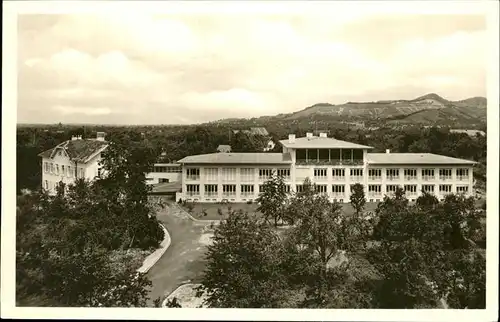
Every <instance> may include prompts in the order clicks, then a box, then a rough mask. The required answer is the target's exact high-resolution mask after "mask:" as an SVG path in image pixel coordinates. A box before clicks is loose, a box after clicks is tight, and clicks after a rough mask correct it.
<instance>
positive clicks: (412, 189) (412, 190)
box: [404, 184, 417, 195]
mask: <svg viewBox="0 0 500 322" xmlns="http://www.w3.org/2000/svg"><path fill="white" fill-rule="evenodd" d="M404 189H405V193H406V194H409V195H414V194H416V193H417V185H416V184H406V185H405V186H404Z"/></svg>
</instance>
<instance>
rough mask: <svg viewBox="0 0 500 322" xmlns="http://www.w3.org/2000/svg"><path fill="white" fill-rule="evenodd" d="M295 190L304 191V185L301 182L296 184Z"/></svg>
mask: <svg viewBox="0 0 500 322" xmlns="http://www.w3.org/2000/svg"><path fill="white" fill-rule="evenodd" d="M295 190H296V191H297V192H302V191H304V186H303V185H301V184H298V185H296V186H295Z"/></svg>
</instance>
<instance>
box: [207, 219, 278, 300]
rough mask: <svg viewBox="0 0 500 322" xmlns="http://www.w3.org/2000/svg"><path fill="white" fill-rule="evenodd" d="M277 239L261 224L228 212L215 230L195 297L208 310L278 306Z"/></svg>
mask: <svg viewBox="0 0 500 322" xmlns="http://www.w3.org/2000/svg"><path fill="white" fill-rule="evenodd" d="M279 249H280V242H279V238H278V236H277V235H276V233H275V232H274V231H273V230H271V229H270V227H269V226H268V225H267V224H266V223H265V222H263V221H260V220H258V218H257V217H255V216H254V215H249V214H248V213H243V212H241V211H239V212H232V213H231V214H230V215H229V216H228V217H227V219H225V220H223V221H222V222H221V223H220V225H219V226H217V228H216V229H215V232H214V237H213V244H212V245H210V246H208V250H207V254H206V259H207V265H206V270H205V272H204V275H203V277H202V281H201V286H200V288H199V289H198V291H199V294H201V293H203V292H206V294H207V299H206V304H207V305H208V306H209V307H219V308H224V307H225V308H227V307H237V308H260V307H268V308H270V307H278V306H279V303H280V301H281V300H282V298H283V296H284V293H283V289H284V287H285V285H286V283H285V278H284V277H283V275H282V274H281V271H280V269H279V268H280V261H281V259H280V256H278V253H279Z"/></svg>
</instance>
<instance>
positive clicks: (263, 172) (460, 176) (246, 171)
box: [187, 168, 469, 181]
mask: <svg viewBox="0 0 500 322" xmlns="http://www.w3.org/2000/svg"><path fill="white" fill-rule="evenodd" d="M255 170H257V169H254V168H242V169H240V176H241V180H243V181H253V180H254V178H255ZM349 171H350V176H351V177H353V178H361V177H363V169H359V168H352V169H349ZM402 172H403V174H404V178H405V180H417V169H403V171H402ZM258 173H259V179H261V180H262V179H264V180H265V179H269V178H270V177H271V176H272V174H273V173H275V170H274V169H270V168H265V169H258ZM345 173H346V169H332V177H333V178H334V180H343V179H345ZM277 174H278V175H280V176H283V177H285V178H289V177H290V169H277ZM421 174H422V179H423V180H426V181H430V180H434V179H435V171H434V169H421ZM236 175H237V169H236V168H222V169H221V176H222V180H223V181H236ZM204 176H205V180H207V181H217V180H218V178H219V169H218V168H206V169H204ZM187 177H188V180H199V179H200V169H199V168H188V169H187ZM327 177H328V169H327V168H316V169H314V178H316V179H326V178H327ZM456 177H457V180H468V178H469V169H466V168H465V169H456ZM368 178H369V179H370V180H380V179H382V169H368ZM386 178H387V179H388V180H397V179H399V178H400V169H397V168H394V169H386ZM439 179H440V180H451V179H452V169H439Z"/></svg>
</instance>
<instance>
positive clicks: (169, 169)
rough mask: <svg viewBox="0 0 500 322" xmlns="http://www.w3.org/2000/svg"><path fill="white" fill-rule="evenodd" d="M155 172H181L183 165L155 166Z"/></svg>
mask: <svg viewBox="0 0 500 322" xmlns="http://www.w3.org/2000/svg"><path fill="white" fill-rule="evenodd" d="M153 172H157V173H181V172H182V168H181V167H167V166H154V167H153Z"/></svg>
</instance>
